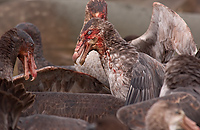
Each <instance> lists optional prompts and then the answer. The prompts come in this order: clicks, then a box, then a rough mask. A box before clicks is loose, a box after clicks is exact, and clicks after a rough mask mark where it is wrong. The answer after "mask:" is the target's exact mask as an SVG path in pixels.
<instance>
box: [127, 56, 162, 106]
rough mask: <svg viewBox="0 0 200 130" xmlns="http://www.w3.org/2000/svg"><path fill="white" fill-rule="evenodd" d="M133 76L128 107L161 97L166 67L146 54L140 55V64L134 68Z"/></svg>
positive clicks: (128, 95)
mask: <svg viewBox="0 0 200 130" xmlns="http://www.w3.org/2000/svg"><path fill="white" fill-rule="evenodd" d="M132 74H133V76H132V79H131V86H130V88H129V92H128V94H127V98H126V105H129V104H133V103H137V102H141V101H145V100H149V99H152V98H155V97H158V96H159V93H160V90H161V87H162V84H163V80H164V78H163V77H164V66H163V65H162V64H161V63H159V62H158V61H156V60H155V59H153V58H151V57H150V56H148V55H146V54H144V53H139V62H138V63H136V64H135V66H134V67H133V71H132Z"/></svg>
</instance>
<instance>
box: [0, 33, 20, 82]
mask: <svg viewBox="0 0 200 130" xmlns="http://www.w3.org/2000/svg"><path fill="white" fill-rule="evenodd" d="M12 37H17V33H16V31H15V30H9V31H8V32H6V33H5V34H4V35H3V36H2V37H1V39H0V77H1V78H5V79H7V80H8V81H11V80H12V75H13V69H14V65H15V62H16V58H17V56H18V53H19V50H20V46H19V44H18V43H15V42H14V41H13V40H12Z"/></svg>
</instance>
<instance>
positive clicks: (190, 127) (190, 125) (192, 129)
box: [180, 116, 200, 130]
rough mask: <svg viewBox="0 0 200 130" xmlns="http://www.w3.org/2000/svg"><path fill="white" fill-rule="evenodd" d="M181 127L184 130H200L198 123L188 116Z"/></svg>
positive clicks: (184, 118)
mask: <svg viewBox="0 0 200 130" xmlns="http://www.w3.org/2000/svg"><path fill="white" fill-rule="evenodd" d="M180 126H181V127H182V128H183V129H184V130H200V128H199V127H198V126H197V125H196V123H195V122H194V121H192V120H191V119H189V118H188V117H187V116H184V117H183V121H182V123H181V124H180Z"/></svg>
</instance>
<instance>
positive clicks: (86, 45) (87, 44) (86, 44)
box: [72, 37, 97, 65]
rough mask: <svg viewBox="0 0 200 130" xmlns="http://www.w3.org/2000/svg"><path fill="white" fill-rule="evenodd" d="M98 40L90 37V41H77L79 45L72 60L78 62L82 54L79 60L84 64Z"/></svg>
mask: <svg viewBox="0 0 200 130" xmlns="http://www.w3.org/2000/svg"><path fill="white" fill-rule="evenodd" d="M96 42H97V38H96V37H95V38H93V39H90V40H88V41H85V40H84V41H80V42H79V43H77V46H76V48H75V51H74V54H73V56H72V60H73V61H74V63H76V60H77V59H78V58H79V57H80V55H81V54H82V55H81V59H80V61H79V63H80V64H81V65H83V64H84V62H85V59H86V57H87V54H88V53H89V52H90V51H91V50H92V47H93V45H95V44H96Z"/></svg>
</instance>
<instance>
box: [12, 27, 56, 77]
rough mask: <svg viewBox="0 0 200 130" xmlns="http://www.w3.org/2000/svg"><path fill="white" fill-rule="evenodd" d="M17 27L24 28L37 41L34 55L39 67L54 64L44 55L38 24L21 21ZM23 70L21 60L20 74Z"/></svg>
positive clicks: (19, 65)
mask: <svg viewBox="0 0 200 130" xmlns="http://www.w3.org/2000/svg"><path fill="white" fill-rule="evenodd" d="M16 28H18V29H22V30H23V31H25V32H26V33H28V34H29V35H30V36H31V38H32V39H33V41H34V43H35V45H34V53H33V56H34V59H35V64H36V66H37V68H38V69H40V68H42V67H45V66H49V65H53V64H51V63H49V62H48V61H47V60H46V59H45V58H44V56H43V49H42V39H41V34H40V30H39V29H38V28H37V26H35V25H34V24H32V23H20V24H18V25H17V26H16ZM22 72H23V67H22V64H21V63H20V62H19V63H18V74H21V73H22Z"/></svg>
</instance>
